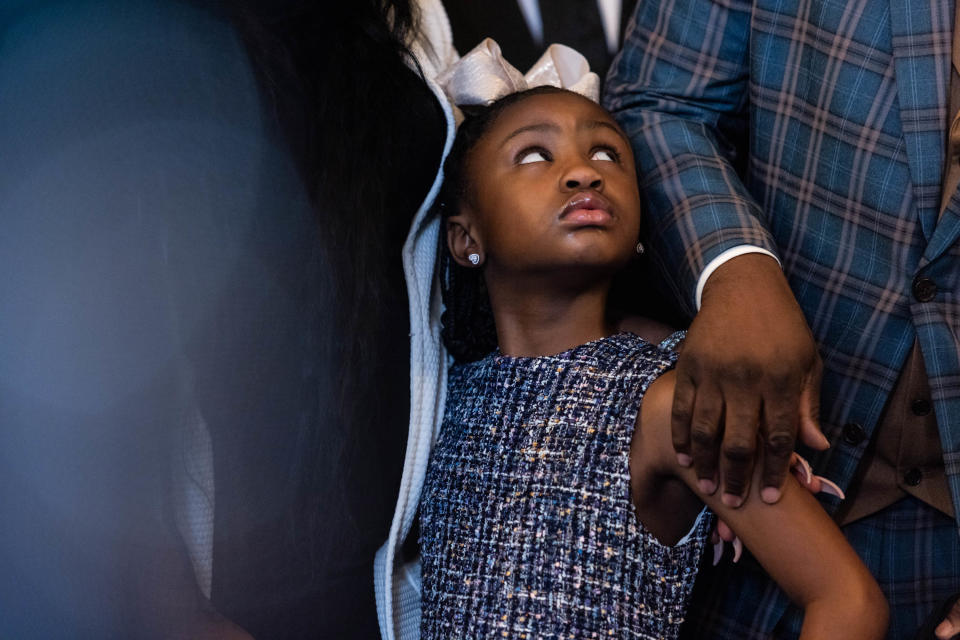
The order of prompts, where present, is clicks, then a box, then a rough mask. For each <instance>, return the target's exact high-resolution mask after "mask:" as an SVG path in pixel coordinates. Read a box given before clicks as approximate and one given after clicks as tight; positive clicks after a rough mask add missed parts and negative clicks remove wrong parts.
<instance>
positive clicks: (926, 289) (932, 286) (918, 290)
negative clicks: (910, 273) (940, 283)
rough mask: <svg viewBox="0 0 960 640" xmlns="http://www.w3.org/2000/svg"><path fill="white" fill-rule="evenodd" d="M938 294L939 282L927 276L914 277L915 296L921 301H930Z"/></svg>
mask: <svg viewBox="0 0 960 640" xmlns="http://www.w3.org/2000/svg"><path fill="white" fill-rule="evenodd" d="M936 295H937V283H936V282H934V281H933V280H932V279H931V278H928V277H927V276H917V277H916V278H914V279H913V297H914V298H916V299H917V300H918V301H919V302H930V301H931V300H933V298H934V297H935V296H936Z"/></svg>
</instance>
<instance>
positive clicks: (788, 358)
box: [671, 253, 829, 506]
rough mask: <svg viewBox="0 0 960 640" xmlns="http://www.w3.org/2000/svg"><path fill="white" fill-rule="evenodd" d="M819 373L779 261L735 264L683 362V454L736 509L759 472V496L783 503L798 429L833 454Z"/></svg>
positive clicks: (724, 271)
mask: <svg viewBox="0 0 960 640" xmlns="http://www.w3.org/2000/svg"><path fill="white" fill-rule="evenodd" d="M820 371H821V363H820V358H819V356H818V354H817V347H816V344H815V343H814V340H813V336H812V334H811V333H810V329H809V328H808V327H807V323H806V319H805V318H804V316H803V313H802V311H801V310H800V307H799V305H798V304H797V301H796V299H795V298H794V296H793V292H792V291H791V290H790V287H789V285H788V283H787V280H786V278H784V276H783V272H782V271H781V269H780V266H779V265H778V264H777V262H776V261H775V260H774V259H773V258H770V257H769V256H766V255H763V254H759V253H753V254H747V255H743V256H739V257H736V258H733V259H732V260H730V261H729V262H727V263H725V264H723V265H722V266H721V267H720V268H719V269H717V270H716V271H715V272H714V273H713V274H712V275H711V276H710V278H709V279H708V280H707V285H706V287H705V288H704V291H703V301H702V306H701V308H700V311H699V313H698V314H697V316H696V318H694V320H693V323H692V324H691V325H690V329H689V331H688V332H687V337H686V340H685V341H684V345H683V350H682V352H681V354H680V358H679V360H678V361H677V383H676V393H675V395H674V398H673V413H672V419H671V422H672V433H673V444H674V447H675V449H676V455H678V456H682V457H683V458H684V459H685V460H686V461H688V462H689V463H692V464H693V467H694V469H696V473H697V475H698V477H699V478H700V479H701V486H702V488H703V489H704V490H705V491H706V492H708V493H712V492H713V491H716V490H718V489H719V490H720V491H719V492H720V493H722V494H723V495H725V496H726V498H725V500H726V502H727V504H730V505H731V506H738V505H739V504H740V503H741V502H742V501H744V500H746V499H747V496H748V493H749V491H748V490H749V488H750V484H751V483H750V478H751V475H752V474H753V470H754V469H755V468H758V469H761V470H762V471H761V479H762V482H761V483H760V484H759V485H758V487H759V489H760V490H759V491H757V493H756V494H755V495H760V496H761V497H762V499H763V500H764V501H765V502H770V503H773V502H776V501H777V500H778V499H779V497H780V492H779V489H780V487H781V485H782V484H783V481H784V479H785V478H786V477H787V475H788V469H789V462H790V454H791V453H792V452H793V449H794V442H795V440H796V437H797V434H798V429H799V434H800V437H801V440H802V441H803V442H804V443H805V444H807V445H808V446H810V447H812V448H815V449H826V448H827V446H828V445H829V443H828V442H827V440H826V439H825V438H824V437H823V434H822V433H820V426H819V424H818V422H819V417H818V415H817V414H818V411H819V407H818V404H819V401H818V399H819V397H820ZM758 435H759V438H758ZM758 443H760V444H759V446H758Z"/></svg>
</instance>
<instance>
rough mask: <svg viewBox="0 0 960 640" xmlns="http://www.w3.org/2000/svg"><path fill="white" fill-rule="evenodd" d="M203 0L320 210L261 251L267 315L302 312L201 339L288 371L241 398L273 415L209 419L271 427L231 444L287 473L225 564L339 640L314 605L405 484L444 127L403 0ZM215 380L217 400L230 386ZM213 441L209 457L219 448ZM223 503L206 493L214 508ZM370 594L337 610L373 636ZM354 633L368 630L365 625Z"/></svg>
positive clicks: (362, 553)
mask: <svg viewBox="0 0 960 640" xmlns="http://www.w3.org/2000/svg"><path fill="white" fill-rule="evenodd" d="M194 1H197V2H205V3H206V0H194ZM209 2H210V3H214V4H215V5H216V7H217V10H218V11H221V12H223V13H225V14H226V15H228V16H229V18H230V19H231V20H232V21H233V23H234V24H235V25H236V27H237V28H238V31H239V33H240V36H241V38H242V40H243V42H244V44H245V45H246V49H247V52H248V54H249V57H250V59H251V61H252V63H253V68H254V70H255V72H256V73H257V77H258V81H259V85H260V92H261V102H262V104H263V116H264V122H265V123H266V124H267V126H269V127H271V128H272V129H275V130H276V131H277V132H278V135H277V139H278V140H280V141H282V142H283V143H285V144H286V145H287V146H288V147H289V148H290V151H291V155H292V157H293V159H294V161H295V165H296V170H297V172H298V173H299V175H300V177H301V179H302V183H303V185H304V186H305V189H306V191H307V192H308V194H309V196H310V199H311V201H312V210H313V213H314V217H315V219H316V224H315V225H312V226H313V228H312V229H310V228H306V226H305V227H304V229H303V232H302V233H301V234H300V235H301V236H303V235H306V234H310V237H306V238H297V239H295V242H293V243H291V244H296V246H295V247H294V246H290V244H286V245H284V246H277V247H275V248H271V249H270V253H269V255H266V256H257V258H258V259H260V260H261V261H262V262H263V263H264V264H265V266H264V269H263V270H264V271H267V272H268V273H270V274H272V275H274V277H273V278H272V280H271V282H270V286H275V287H276V288H278V289H283V290H284V291H285V292H286V293H285V294H284V295H283V296H280V295H278V296H277V297H278V298H282V299H283V300H294V301H295V302H290V305H291V307H294V306H295V308H293V309H292V310H277V312H276V315H277V316H279V315H280V314H281V312H282V313H286V314H287V316H290V317H295V318H297V319H299V320H298V321H299V322H300V325H298V328H297V330H295V331H291V330H290V329H289V327H290V326H291V325H292V321H288V320H284V322H286V323H287V324H285V325H282V326H283V327H285V328H281V324H280V322H279V321H278V322H274V323H273V324H270V323H269V322H264V323H263V325H258V326H254V327H248V328H245V329H244V331H246V334H243V335H240V331H239V330H237V331H235V332H234V334H235V335H230V334H228V333H227V332H226V331H223V332H221V333H218V334H216V335H213V336H212V338H211V341H216V342H218V343H220V344H222V346H208V347H206V349H207V350H208V351H211V352H215V353H221V352H229V351H230V348H231V345H232V344H233V343H236V342H238V341H240V340H244V341H249V340H250V338H249V337H248V336H249V335H253V336H257V337H258V338H259V337H260V336H263V335H264V334H268V335H269V337H270V338H271V339H272V340H274V341H275V342H277V343H280V344H281V345H282V346H283V347H284V348H285V349H286V351H284V352H283V353H284V355H283V357H282V358H281V357H280V356H277V357H276V358H274V360H275V361H277V362H281V361H282V364H283V365H284V366H283V367H280V366H279V365H278V366H277V369H278V371H277V373H276V377H275V378H273V379H271V378H267V377H265V378H264V379H263V380H261V381H260V384H261V385H264V386H269V385H273V386H274V387H276V386H280V385H282V386H283V387H284V389H283V390H282V392H281V391H277V393H276V395H277V396H278V398H279V399H278V400H277V401H276V403H275V405H268V404H267V403H266V402H264V401H263V400H262V399H260V400H257V401H256V402H251V403H250V404H251V405H253V407H254V408H255V409H257V410H262V412H263V414H264V415H265V416H268V418H270V419H273V420H275V423H274V424H266V422H267V421H266V420H264V419H260V420H259V422H258V421H257V420H256V419H255V416H253V417H250V416H246V415H233V414H232V415H231V416H230V418H231V419H232V420H233V422H234V424H228V422H230V420H228V419H226V418H222V419H220V420H219V422H220V423H222V424H223V425H225V426H222V427H219V428H221V429H224V430H225V429H234V430H235V431H240V430H242V429H247V430H249V431H257V432H258V433H262V432H267V431H269V433H271V434H273V441H272V442H271V443H270V446H269V447H268V446H261V447H260V450H258V451H253V452H251V451H249V450H250V449H253V448H254V447H253V446H250V445H248V444H247V442H253V441H254V440H253V438H248V439H247V440H246V441H244V442H241V443H240V444H238V445H237V447H236V448H237V449H238V450H242V452H243V453H244V455H248V456H249V457H251V458H253V459H254V461H255V463H256V464H261V465H262V466H264V467H267V466H269V467H271V468H275V467H278V466H281V465H282V466H283V474H285V477H286V478H287V479H288V482H287V484H286V485H285V486H283V487H278V488H277V489H276V490H275V491H273V494H272V495H274V496H275V500H274V501H273V502H272V503H271V504H269V505H266V506H262V505H250V504H249V502H247V503H242V500H240V499H238V501H237V502H238V503H239V504H240V507H239V508H246V509H247V511H248V512H249V513H250V514H251V515H250V516H249V518H251V519H252V518H254V517H260V514H259V513H257V509H260V510H266V509H272V511H271V513H270V514H269V517H271V518H272V520H271V521H270V522H268V523H266V524H263V526H262V529H263V530H262V531H258V530H253V531H251V532H248V534H247V538H248V540H245V541H243V544H244V545H246V546H245V547H244V548H243V549H239V550H238V553H237V554H235V555H237V556H240V555H241V553H242V554H245V555H244V557H243V558H242V559H240V560H237V561H236V562H237V563H238V564H245V565H246V566H247V567H250V566H252V565H251V563H252V562H253V561H256V562H259V563H260V564H259V565H256V569H257V570H261V569H262V571H263V572H264V573H269V574H270V575H271V576H273V575H275V576H277V578H276V582H275V583H276V584H278V585H282V587H283V588H284V589H287V590H292V589H294V588H301V587H302V588H303V589H304V592H303V593H302V594H294V596H291V597H296V598H298V601H297V602H289V600H290V599H291V597H288V596H287V594H280V593H272V594H270V595H271V598H272V599H270V603H268V604H262V603H257V602H254V596H255V595H262V594H250V597H247V596H246V595H245V594H241V595H240V596H238V597H244V598H246V599H247V600H249V601H251V602H252V604H251V606H259V605H261V604H262V606H261V608H262V609H264V610H266V609H268V608H271V607H272V609H271V610H275V611H277V612H280V611H286V612H289V611H290V610H291V609H293V608H295V607H300V608H301V613H302V615H303V616H304V617H305V618H306V617H309V616H311V615H314V616H316V618H317V619H318V620H319V621H320V623H321V624H320V626H319V627H316V625H315V626H314V627H313V628H314V629H315V628H324V625H327V628H326V631H327V632H328V633H329V634H330V635H331V636H334V635H338V633H339V632H338V630H337V629H333V628H330V624H331V622H330V620H329V619H325V618H323V616H322V615H321V614H319V613H314V612H316V611H318V610H327V611H329V609H331V608H332V607H333V606H334V605H332V604H329V603H343V602H345V601H346V600H347V599H348V596H349V597H352V596H351V595H350V594H351V591H350V589H349V588H348V587H346V586H344V585H348V584H353V582H351V581H353V580H354V579H356V580H363V581H365V580H367V578H368V576H369V575H371V572H372V562H373V556H374V553H375V551H376V549H377V547H378V546H379V545H380V544H381V543H382V542H383V540H385V539H386V537H387V535H388V533H389V526H390V518H391V515H392V512H393V507H394V502H395V499H396V491H397V487H398V486H399V484H400V476H401V472H402V466H403V447H404V442H405V440H406V432H407V423H408V415H409V410H408V403H409V378H408V376H409V337H408V334H409V323H408V312H407V309H408V304H407V297H406V288H405V283H404V276H403V265H402V261H401V250H402V246H403V243H404V240H405V238H406V235H407V233H408V231H409V227H410V222H411V220H412V218H413V215H414V214H415V212H416V210H417V208H418V206H419V205H420V203H421V202H422V200H423V198H424V197H425V196H426V194H427V192H428V190H429V188H430V186H431V184H432V182H433V179H434V177H435V175H436V173H437V169H438V166H439V162H440V157H441V153H442V149H443V142H444V134H445V131H446V129H445V126H444V125H445V122H444V118H443V112H442V110H441V109H440V106H439V104H438V103H437V101H436V99H435V97H434V96H433V94H432V92H431V91H430V89H429V88H428V87H427V85H426V83H425V82H424V81H423V78H422V74H421V73H420V71H419V69H418V68H417V66H416V63H415V61H414V60H413V59H412V57H411V55H410V52H409V49H408V45H407V42H408V41H409V40H410V35H411V34H412V33H414V32H415V31H416V29H417V24H418V15H417V14H416V6H417V5H416V2H415V1H414V0H345V1H342V2H333V3H325V2H317V1H316V0H270V1H267V0H209ZM265 210H269V207H267V208H265ZM264 223H265V224H268V223H269V221H264ZM250 315H253V314H250ZM261 315H262V316H263V317H264V318H267V319H268V320H269V316H268V314H266V313H264V314H261ZM287 316H283V318H286V317H287ZM243 321H244V320H243V319H242V318H241V319H238V320H236V322H243ZM251 322H252V321H251ZM291 333H294V334H295V335H294V336H291V337H285V336H289V334H291ZM281 334H283V335H281ZM254 339H257V338H254ZM268 344H269V343H268V342H267V341H266V340H264V339H261V341H260V350H261V351H266V350H268V346H267V345H268ZM291 345H292V346H291ZM234 351H236V349H234ZM250 351H256V349H253V348H251V349H250ZM256 352H257V353H258V354H259V353H260V351H256ZM227 375H228V376H231V375H232V376H233V377H234V378H239V377H240V374H233V373H228V374H227ZM281 376H282V377H281ZM216 383H217V384H218V385H219V388H221V389H223V390H224V391H223V393H224V394H225V395H227V393H228V392H230V391H231V390H232V389H233V388H235V387H236V386H238V384H239V383H238V382H237V381H236V380H218V381H217V382H216ZM254 393H258V392H256V391H254ZM260 396H262V393H260ZM258 397H259V396H258ZM271 411H273V413H270V412H271ZM236 413H239V411H237V412H236ZM248 413H250V412H248ZM281 413H282V415H280V414H281ZM278 416H280V417H278ZM239 422H243V424H242V425H241V424H236V423H239ZM213 428H217V427H216V426H212V429H213ZM261 440H262V441H263V442H266V441H267V438H262V439H261ZM223 451H224V449H223V448H221V449H220V450H219V451H218V453H217V455H221V457H222V458H229V455H230V454H227V455H223ZM238 456H239V454H237V455H235V456H234V457H238ZM264 461H265V462H264ZM238 468H239V467H238ZM248 468H253V467H252V465H248ZM239 469H240V470H239V471H238V472H237V473H234V474H233V476H234V477H221V476H218V477H217V486H218V492H219V491H220V488H221V487H223V486H226V485H227V483H231V482H232V483H234V484H237V483H238V482H240V480H237V478H236V477H237V476H242V475H243V473H244V470H243V468H239ZM278 475H279V474H278ZM242 481H243V482H248V483H252V482H254V480H250V481H247V480H245V479H244V480H242ZM263 483H264V484H267V483H269V480H268V479H265V480H263ZM271 487H273V485H271ZM244 490H245V491H246V489H244ZM238 493H240V492H239V491H238ZM247 493H249V491H248V492H247ZM243 495H246V494H243ZM221 504H222V503H221V501H220V500H219V499H218V503H217V508H218V513H219V512H220V511H221ZM224 508H226V507H224ZM281 512H282V513H281ZM281 521H282V522H281ZM258 524H261V523H258ZM218 526H219V525H218ZM281 530H282V531H281ZM219 531H223V529H222V528H221V529H220V530H219ZM227 533H230V532H227ZM281 535H282V538H281ZM248 541H249V542H248ZM255 554H260V556H261V558H253V556H254V555H255ZM228 560H229V558H228ZM281 563H283V566H280V565H281ZM364 563H369V566H365V564H364ZM242 568H243V567H242ZM250 573H251V574H253V573H256V571H254V570H251V571H250ZM284 573H286V574H293V573H295V574H296V575H286V576H285V575H283V574H284ZM225 575H226V573H225V572H224V571H222V570H221V571H220V576H221V577H222V576H225ZM258 584H261V583H258ZM262 584H267V583H266V582H263V583H262ZM335 584H336V585H338V586H336V587H335V586H333V585H335ZM363 584H366V583H365V582H363ZM288 585H295V586H288ZM304 585H305V586H304ZM369 591H370V593H369V594H368V593H367V591H366V590H365V591H363V593H362V594H361V595H360V596H359V597H357V598H354V599H355V600H356V601H357V603H351V604H350V605H349V607H348V606H347V605H346V604H343V606H341V607H340V608H341V609H342V612H341V613H340V616H341V617H342V618H343V619H347V618H350V617H351V616H352V618H353V619H354V620H359V619H362V620H363V624H364V625H367V626H370V625H372V627H373V628H375V626H376V622H375V620H376V618H375V615H373V613H372V611H373V595H372V590H369ZM328 592H329V593H335V594H336V595H335V596H332V595H329V593H328ZM324 594H327V595H324ZM261 599H262V600H265V599H263V598H261ZM215 600H216V598H215ZM361 600H362V602H361ZM368 601H369V602H368ZM318 602H320V603H324V604H322V606H321V605H320V604H318ZM361 605H362V606H361ZM238 607H239V605H238ZM361 609H362V610H363V613H362V614H361V613H358V612H359V611H361ZM228 612H229V613H233V611H228ZM303 612H307V613H303ZM277 615H280V614H279V613H278V614H277ZM284 615H287V614H286V613H284ZM234 618H235V619H239V620H244V619H243V618H242V617H241V616H239V615H236V616H234ZM328 618H329V617H328ZM370 620H373V622H370ZM292 624H293V623H288V624H287V630H288V635H290V636H291V637H299V635H303V634H304V633H307V632H306V631H303V630H301V629H300V627H296V628H294V627H293V626H292ZM307 626H308V625H305V626H304V628H307ZM259 628H267V627H266V624H264V626H262V627H259ZM250 629H251V631H254V630H255V626H254V625H253V624H251V626H250ZM274 631H276V629H274ZM353 633H356V634H358V635H364V634H365V633H367V629H366V627H364V629H354V630H353Z"/></svg>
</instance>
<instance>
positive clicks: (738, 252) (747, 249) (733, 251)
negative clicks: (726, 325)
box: [697, 244, 783, 311]
mask: <svg viewBox="0 0 960 640" xmlns="http://www.w3.org/2000/svg"><path fill="white" fill-rule="evenodd" d="M747 253H763V254H765V255H768V256H770V257H771V258H773V259H774V260H776V261H777V264H779V265H780V266H781V267H783V263H781V262H780V258H778V257H777V256H775V255H773V254H772V253H770V252H769V251H767V250H766V249H762V248H760V247H756V246H754V245H752V244H741V245H738V246H736V247H731V248H729V249H727V250H726V251H724V252H723V253H721V254H720V255H718V256H717V257H716V258H714V259H713V260H711V261H710V262H709V263H708V264H707V266H706V267H704V269H703V273H701V274H700V279H699V280H697V311H700V298H701V297H702V296H703V287H704V285H705V284H707V278H709V277H710V276H712V275H713V272H714V271H716V270H717V269H718V268H719V267H720V265H722V264H724V263H725V262H728V261H730V260H732V259H734V258H736V257H737V256H742V255H744V254H747Z"/></svg>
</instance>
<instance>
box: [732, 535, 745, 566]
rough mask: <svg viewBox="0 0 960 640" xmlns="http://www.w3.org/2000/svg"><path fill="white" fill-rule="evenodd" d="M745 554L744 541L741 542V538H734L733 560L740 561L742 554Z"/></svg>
mask: <svg viewBox="0 0 960 640" xmlns="http://www.w3.org/2000/svg"><path fill="white" fill-rule="evenodd" d="M742 555H743V543H742V542H740V538H739V537H737V538H734V539H733V561H734V562H739V561H740V556H742Z"/></svg>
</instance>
